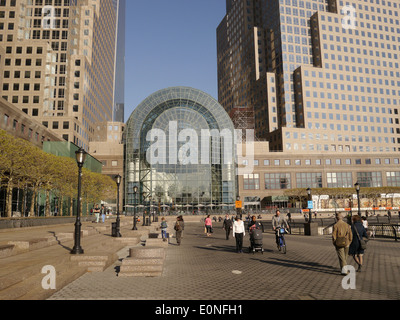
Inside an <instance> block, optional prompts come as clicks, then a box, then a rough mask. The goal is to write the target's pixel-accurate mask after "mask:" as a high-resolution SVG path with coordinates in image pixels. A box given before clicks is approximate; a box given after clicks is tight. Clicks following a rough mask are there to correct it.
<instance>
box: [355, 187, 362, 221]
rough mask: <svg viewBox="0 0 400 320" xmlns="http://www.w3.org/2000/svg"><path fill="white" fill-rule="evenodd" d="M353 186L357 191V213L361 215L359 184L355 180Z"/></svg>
mask: <svg viewBox="0 0 400 320" xmlns="http://www.w3.org/2000/svg"><path fill="white" fill-rule="evenodd" d="M354 186H355V187H356V191H357V200H358V215H359V216H360V217H361V200H360V184H359V183H358V182H357V183H356V184H355V185H354Z"/></svg>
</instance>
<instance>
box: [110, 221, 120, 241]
mask: <svg viewBox="0 0 400 320" xmlns="http://www.w3.org/2000/svg"><path fill="white" fill-rule="evenodd" d="M111 236H112V237H114V238H117V237H118V234H117V223H116V222H113V223H111Z"/></svg>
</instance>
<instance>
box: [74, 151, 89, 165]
mask: <svg viewBox="0 0 400 320" xmlns="http://www.w3.org/2000/svg"><path fill="white" fill-rule="evenodd" d="M86 155H87V153H86V151H85V150H83V149H82V148H79V150H78V151H76V152H75V157H76V163H77V164H78V166H83V164H84V163H85V160H86Z"/></svg>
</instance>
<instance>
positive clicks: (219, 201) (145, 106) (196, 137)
mask: <svg viewBox="0 0 400 320" xmlns="http://www.w3.org/2000/svg"><path fill="white" fill-rule="evenodd" d="M234 132H235V131H234V127H233V123H232V121H231V119H230V118H229V116H228V114H227V113H226V112H225V110H224V109H223V107H222V106H221V105H220V104H219V103H218V102H217V101H216V100H215V99H214V98H212V97H211V96H209V95H208V94H206V93H204V92H202V91H199V90H196V89H192V88H187V87H175V88H168V89H165V90H161V91H158V92H156V93H154V94H153V95H151V96H150V97H148V98H147V99H146V100H145V101H143V102H142V103H141V104H140V105H139V106H138V107H137V108H136V110H135V111H134V112H133V113H132V115H131V117H130V119H129V120H128V123H127V126H126V131H125V146H126V151H125V161H126V163H125V168H126V169H125V175H126V176H125V205H127V206H128V207H130V206H138V205H139V206H144V205H145V206H146V207H147V206H150V205H152V204H153V205H154V207H158V208H159V209H161V208H162V209H163V210H165V209H167V210H175V209H180V210H183V211H186V210H190V211H192V210H198V209H202V208H216V207H223V206H228V205H233V204H234V203H235V200H236V188H237V186H236V164H235V154H236V153H235V152H236V150H235V145H234V143H232V141H233V135H234ZM135 186H137V189H138V191H137V193H136V194H135V193H134V187H135ZM150 196H151V197H150ZM203 210H204V209H203ZM128 211H129V210H128Z"/></svg>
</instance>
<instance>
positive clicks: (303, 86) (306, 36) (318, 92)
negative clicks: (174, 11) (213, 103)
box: [217, 0, 400, 154]
mask: <svg viewBox="0 0 400 320" xmlns="http://www.w3.org/2000/svg"><path fill="white" fill-rule="evenodd" d="M399 14H400V4H399V3H398V2H397V1H382V0H368V1H342V0H327V1H325V0H228V1H227V15H226V16H225V17H224V19H223V20H222V22H221V24H220V25H219V27H218V30H217V36H218V83H219V101H220V103H221V104H222V105H223V106H224V108H225V109H226V110H227V111H228V112H230V111H231V110H232V109H234V108H237V107H246V108H250V109H253V112H254V127H255V133H256V135H257V136H258V138H260V139H264V140H266V141H268V142H269V149H270V151H284V152H292V153H318V154H319V153H336V152H339V153H343V154H346V153H366V154H369V153H392V152H399V151H400V126H399V121H400V120H399V105H400V100H399V97H400V71H399V53H398V52H399V46H400V18H399Z"/></svg>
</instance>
